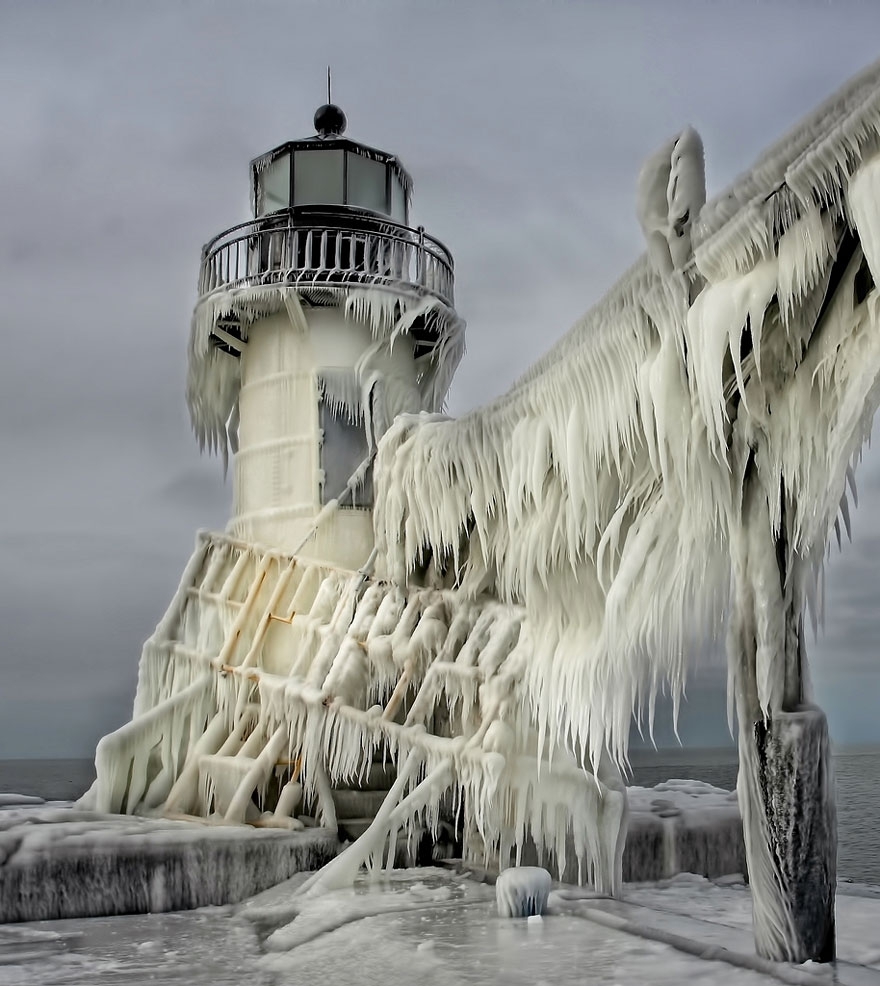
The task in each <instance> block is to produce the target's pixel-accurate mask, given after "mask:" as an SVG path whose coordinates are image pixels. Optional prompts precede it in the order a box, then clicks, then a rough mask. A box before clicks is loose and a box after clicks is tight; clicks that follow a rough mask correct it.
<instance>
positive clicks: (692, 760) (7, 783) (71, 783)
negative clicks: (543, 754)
mask: <svg viewBox="0 0 880 986" xmlns="http://www.w3.org/2000/svg"><path fill="white" fill-rule="evenodd" d="M834 768H835V774H836V778H837V817H838V840H839V845H838V875H839V876H840V877H843V878H846V879H849V880H854V881H856V882H859V883H874V884H878V885H880V747H871V748H864V749H860V750H852V751H844V752H841V753H839V754H837V755H836V756H835V757H834ZM736 770H737V767H736V753H735V751H734V750H689V749H682V750H673V751H661V752H660V753H655V752H653V751H650V752H648V751H642V750H640V751H636V752H634V753H633V777H632V780H631V782H630V783H632V784H638V785H640V786H643V787H652V786H653V785H655V784H659V783H660V782H661V781H666V780H669V779H670V778H672V777H687V778H691V779H693V780H699V781H706V782H707V783H708V784H714V785H715V786H716V787H721V788H725V789H726V790H733V788H734V787H735V786H736ZM94 778H95V768H94V764H93V763H92V761H91V760H0V792H4V791H5V792H15V793H17V794H30V795H36V796H38V797H41V798H46V799H47V800H60V801H70V800H73V799H75V798H78V797H79V796H80V795H81V794H83V793H84V792H85V791H86V790H87V789H88V787H89V785H90V784H91V783H92V781H93V780H94Z"/></svg>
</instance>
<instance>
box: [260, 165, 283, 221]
mask: <svg viewBox="0 0 880 986" xmlns="http://www.w3.org/2000/svg"><path fill="white" fill-rule="evenodd" d="M257 180H258V181H259V183H260V188H261V189H262V195H261V198H260V210H259V213H258V215H261V216H263V215H265V214H266V213H267V212H275V211H276V210H278V209H286V208H287V207H288V206H289V205H290V155H289V154H282V156H281V157H279V158H276V159H275V160H274V161H273V162H272V163H271V164H270V165H269V166H268V167H267V168H264V169H263V170H262V171H261V172H260V174H259V177H258V179H257Z"/></svg>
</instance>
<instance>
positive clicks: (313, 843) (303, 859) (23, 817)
mask: <svg viewBox="0 0 880 986" xmlns="http://www.w3.org/2000/svg"><path fill="white" fill-rule="evenodd" d="M337 849H338V840H337V838H336V832H335V830H334V831H331V830H329V829H320V828H314V829H305V830H302V831H297V832H288V831H280V830H277V829H254V828H251V827H249V826H248V827H245V826H220V825H208V824H197V823H194V822H187V821H172V820H168V819H147V818H137V817H132V816H114V815H99V814H97V813H94V812H88V811H80V810H78V809H76V808H72V807H69V806H59V805H45V806H37V807H35V806H21V807H6V808H4V809H3V810H2V811H0V923H4V922H10V921H33V920H43V919H52V918H71V917H90V916H97V915H109V914H134V913H145V912H149V911H152V912H159V911H173V910H181V909H184V908H192V907H202V906H205V905H208V904H226V903H231V902H236V901H240V900H243V899H244V898H245V897H249V896H251V895H252V894H255V893H257V892H259V891H261V890H264V889H265V888H266V887H270V886H272V885H274V884H276V883H278V881H279V880H284V879H286V878H288V877H290V876H292V875H293V874H295V873H299V872H302V871H303V870H313V869H316V868H317V867H320V866H322V865H323V864H324V863H326V862H327V861H328V860H329V859H330V858H331V857H333V856H334V855H335V854H336V852H337Z"/></svg>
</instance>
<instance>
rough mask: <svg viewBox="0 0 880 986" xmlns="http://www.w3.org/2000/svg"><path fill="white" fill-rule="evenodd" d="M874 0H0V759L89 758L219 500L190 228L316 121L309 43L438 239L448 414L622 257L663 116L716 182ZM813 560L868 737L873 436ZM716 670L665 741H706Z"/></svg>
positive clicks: (513, 366)
mask: <svg viewBox="0 0 880 986" xmlns="http://www.w3.org/2000/svg"><path fill="white" fill-rule="evenodd" d="M878 38H880V4H877V3H876V2H873V0H865V2H864V3H859V2H855V0H853V2H830V0H825V2H809V0H786V2H783V0H778V2H768V0H765V2H759V0H751V2H748V0H729V2H726V3H722V2H711V0H703V2H690V3H688V2H663V3H660V2H657V0H644V2H642V3H635V2H616V3H611V2H608V3H595V4H590V3H586V2H577V3H576V2H569V3H561V2H552V0H545V2H538V0H533V2H529V3H525V2H515V0H505V2H497V3H495V2H476V0H471V2H460V3H454V2H443V3H441V2H432V3H428V2H424V3H417V2H412V0H410V2H398V3H393V2H389V3H378V2H368V0H363V2H354V0H349V2H346V3H342V2H333V0H321V2H314V3H311V2H305V0H302V2H293V0H289V2H258V0H251V2H244V0H240V2H238V3H229V2H220V0H216V2H210V3H209V2H196V0H191V2H186V3H163V2H151V3H134V2H122V0H116V2H110V0H106V2H75V0H68V2H64V3H51V2H47V0H42V2H27V0H20V2H10V0H0V91H2V92H3V94H4V97H3V100H2V103H0V132H2V140H0V217H2V218H0V289H2V300H3V305H2V315H0V318H2V320H3V335H2V338H3V340H4V348H3V354H2V362H0V382H2V386H0V415H2V421H3V427H2V430H0V443H2V445H0V453H2V462H3V464H4V465H3V468H2V471H0V507H2V510H0V627H2V631H3V632H2V641H0V669H2V678H0V681H2V688H0V758H2V757H13V756H28V755H30V756H88V755H90V754H91V752H92V751H93V749H94V745H95V742H96V741H97V739H98V738H99V737H100V736H101V735H102V734H103V733H105V732H107V731H108V730H110V729H113V728H115V727H117V726H119V725H120V724H121V723H122V722H124V721H125V720H126V719H127V718H128V715H129V712H130V709H131V701H132V698H133V695H134V688H135V681H136V672H137V662H138V657H139V654H140V649H141V643H142V641H143V640H144V638H145V637H147V636H148V635H149V633H150V632H151V631H152V629H153V627H154V625H155V624H156V622H157V621H158V619H159V618H160V616H161V615H162V613H163V611H164V609H165V607H166V605H167V603H168V602H169V600H170V598H171V595H172V593H173V591H174V589H175V587H176V585H177V582H178V579H179V577H180V573H181V571H182V568H183V565H184V563H185V561H186V558H187V557H188V555H189V553H190V551H191V549H192V545H193V538H194V533H195V531H196V529H198V528H200V527H209V528H211V527H212V528H222V527H223V526H224V524H225V522H226V518H227V513H228V503H229V495H230V486H229V483H226V484H225V485H224V481H223V477H222V469H221V466H220V464H219V462H217V461H216V460H212V459H202V458H200V457H199V454H198V450H197V447H196V444H195V442H194V440H193V439H192V437H191V434H190V430H189V423H188V419H187V416H186V410H185V406H184V400H183V386H184V374H185V361H186V356H185V353H186V342H187V335H188V325H189V316H190V312H191V310H192V306H193V304H194V302H195V287H196V276H197V273H198V262H199V251H200V247H201V244H202V243H203V242H204V241H205V240H207V239H208V238H209V237H211V236H213V235H214V234H216V233H218V232H220V231H221V230H222V229H225V228H226V227H228V226H231V225H233V224H234V223H237V222H240V221H242V220H244V219H246V218H247V210H248V206H247V195H248V169H247V163H248V160H249V159H250V158H251V157H254V156H256V155H257V154H259V153H262V152H263V151H266V150H268V149H269V148H271V147H273V146H275V145H276V144H278V143H280V142H281V141H283V140H286V139H289V138H293V137H300V136H308V135H309V134H310V133H312V124H311V120H312V115H313V113H314V110H315V108H316V107H317V106H318V104H319V103H321V102H322V101H323V94H324V84H325V83H324V77H325V75H324V74H325V68H326V65H327V63H328V62H330V63H332V65H333V76H334V99H335V100H336V101H338V102H339V103H340V104H341V105H342V106H343V108H344V109H345V111H346V113H347V115H348V119H349V129H348V133H349V135H350V136H352V137H354V138H355V139H361V140H363V141H365V142H367V143H370V144H373V145H375V146H378V147H382V148H385V149H387V150H389V151H393V152H394V153H397V154H399V155H400V157H401V158H402V160H403V161H404V163H405V164H406V166H407V167H408V168H409V170H410V171H411V173H412V174H413V176H414V179H415V185H416V187H415V202H414V205H415V208H414V214H413V218H414V219H415V221H416V222H422V223H424V224H425V226H426V227H427V229H428V230H429V232H431V233H433V234H435V235H436V236H438V237H439V238H440V239H442V240H443V241H444V242H446V243H447V244H448V245H449V246H450V247H451V249H452V250H453V252H454V254H455V259H456V271H457V277H456V296H457V304H458V308H459V310H460V311H461V313H462V314H463V315H464V317H465V318H466V319H467V320H468V323H469V337H468V339H469V341H468V346H469V351H468V354H467V356H466V357H465V360H464V362H463V364H462V366H461V369H460V371H459V374H458V377H457V379H456V383H455V385H454V388H453V391H452V397H451V402H450V408H451V410H452V411H453V412H461V411H463V410H465V409H467V408H469V407H472V406H474V405H476V404H478V403H482V402H484V401H485V400H487V399H489V398H491V397H493V396H495V395H497V394H498V393H500V392H502V391H503V390H504V389H506V388H507V386H508V385H509V384H510V383H511V382H512V380H513V379H514V378H515V377H516V376H518V375H519V374H520V373H521V372H522V371H523V370H524V369H525V368H526V367H527V366H528V365H529V364H530V363H531V362H532V361H533V360H534V359H535V358H536V357H537V356H539V355H540V354H541V353H542V352H544V350H546V349H547V348H548V346H549V345H550V344H551V343H552V342H553V341H554V340H555V339H557V338H558V337H559V336H560V335H561V334H562V333H563V332H564V331H565V330H566V329H567V328H568V327H569V326H570V325H571V323H572V322H573V321H574V320H575V319H576V318H577V317H578V316H579V315H580V314H581V313H582V312H583V311H584V310H585V309H586V308H588V307H589V306H590V305H591V304H592V303H594V302H595V301H597V300H598V299H599V298H600V297H601V295H602V294H603V292H604V291H605V290H606V289H607V288H608V287H609V286H610V285H611V284H612V282H613V281H614V280H615V279H616V278H617V277H618V276H619V275H620V274H621V273H622V272H623V270H624V269H625V268H626V267H627V266H628V265H629V264H630V263H631V262H632V261H633V260H634V259H635V257H636V256H637V255H638V254H639V253H640V252H641V251H642V240H641V235H640V232H639V229H638V225H637V222H636V219H635V194H634V188H635V181H636V175H637V172H638V169H639V166H640V164H641V162H642V160H643V159H644V158H645V157H646V156H647V155H648V154H649V153H650V152H651V151H653V150H654V149H655V148H656V147H657V146H658V145H659V144H660V143H661V142H662V141H663V140H664V139H666V138H667V137H668V136H670V135H671V134H673V133H675V132H677V131H678V130H679V129H681V127H682V126H683V125H684V124H686V123H691V124H693V125H694V126H695V127H696V128H697V129H698V130H699V131H700V133H701V134H702V137H703V140H704V143H705V147H706V158H707V177H708V183H709V191H710V195H712V194H715V193H717V192H719V191H720V190H721V189H722V188H723V187H724V186H725V185H726V184H728V183H729V182H730V181H731V180H732V179H733V178H734V177H735V175H736V174H738V173H739V172H741V171H742V170H744V169H746V168H748V167H749V165H750V163H751V162H752V160H753V159H754V158H755V157H756V156H757V155H758V154H759V153H760V152H761V150H762V149H763V148H764V147H765V146H766V145H767V144H769V143H771V142H773V141H775V140H776V139H778V138H779V137H780V136H781V135H782V134H783V133H784V131H785V130H786V129H787V128H788V127H790V126H791V125H793V124H794V123H795V122H796V121H797V120H798V118H799V117H800V116H802V115H803V114H804V113H806V112H808V111H809V110H810V109H811V108H812V107H813V106H814V105H815V104H817V103H818V102H820V101H821V100H823V99H824V98H825V97H826V96H827V95H829V94H830V93H831V91H832V90H834V89H835V88H836V87H837V86H839V85H840V84H842V83H843V82H845V81H846V79H847V78H849V77H850V76H851V75H852V74H854V73H855V72H856V71H858V70H859V69H861V68H862V67H863V66H864V65H866V64H868V63H869V62H871V61H872V60H873V59H874V58H876V57H877V56H878V55H880V49H878V47H877V39H878ZM859 480H860V490H861V507H860V509H859V510H858V511H857V512H856V515H855V519H854V538H855V543H854V544H853V545H851V546H846V547H845V550H844V552H843V555H842V556H839V557H838V556H837V554H836V549H835V555H834V558H833V560H832V562H831V565H830V568H829V608H828V619H827V625H826V632H825V634H824V636H822V637H820V640H819V641H818V642H817V643H815V644H813V645H812V647H811V653H812V657H813V663H814V680H815V684H816V691H817V697H818V700H819V702H820V704H822V705H823V706H824V707H825V708H826V710H827V711H828V713H829V718H830V721H831V729H832V734H833V736H834V737H835V739H836V740H837V741H838V742H841V743H857V742H869V741H880V721H878V720H880V717H878V715H877V712H878V707H880V661H878V655H877V644H876V641H877V638H878V632H880V612H878V586H880V578H878V576H880V561H878V559H880V515H878V509H877V508H878V505H880V453H877V452H876V451H875V452H869V453H868V454H867V456H866V460H865V462H864V464H863V466H862V469H861V472H860V475H859ZM721 680H722V678H721V673H720V671H719V670H717V669H715V670H709V671H706V672H703V673H701V674H700V675H699V676H698V677H697V678H696V679H695V680H694V682H693V686H692V687H691V688H690V689H689V694H690V696H691V701H690V705H689V708H688V711H687V714H686V716H685V722H684V735H685V738H686V739H687V740H689V741H691V742H701V741H702V742H709V743H718V742H723V741H724V728H725V727H724V724H723V722H722V719H721V717H722V715H723V711H722V710H723V697H721V696H720V690H719V684H718V683H719V682H720V681H721Z"/></svg>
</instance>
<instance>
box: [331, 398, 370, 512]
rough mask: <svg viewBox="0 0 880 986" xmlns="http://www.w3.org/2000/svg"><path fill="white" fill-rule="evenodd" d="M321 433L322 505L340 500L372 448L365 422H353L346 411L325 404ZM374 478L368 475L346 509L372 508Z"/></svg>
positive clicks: (345, 504) (349, 499) (346, 504)
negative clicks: (368, 440) (369, 443)
mask: <svg viewBox="0 0 880 986" xmlns="http://www.w3.org/2000/svg"><path fill="white" fill-rule="evenodd" d="M320 419H321V430H322V431H323V433H324V437H323V440H322V442H321V468H322V469H323V470H324V485H323V488H322V489H321V503H322V504H323V503H327V502H328V501H329V500H332V499H333V498H334V497H338V496H339V494H340V493H342V491H343V490H344V489H345V487H346V485H347V484H348V480H349V479H350V477H351V476H353V475H354V473H355V472H356V471H357V468H358V466H360V464H361V463H362V462H363V461H364V460H365V459H366V458H367V455H368V454H369V448H368V446H367V436H366V432H365V431H364V425H363V422H362V421H351V420H350V419H349V417H348V414H347V413H346V411H345V409H344V408H343V407H342V406H340V407H338V408H333V407H331V406H330V405H329V404H327V403H325V402H323V401H322V402H321V404H320ZM372 505H373V478H372V475H371V474H370V473H369V472H368V473H367V475H366V477H365V479H364V482H363V484H362V485H361V486H359V487H358V488H357V489H356V490H355V491H354V494H353V496H351V497H349V498H348V499H346V501H345V503H344V504H343V506H345V507H367V508H369V507H372Z"/></svg>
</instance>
